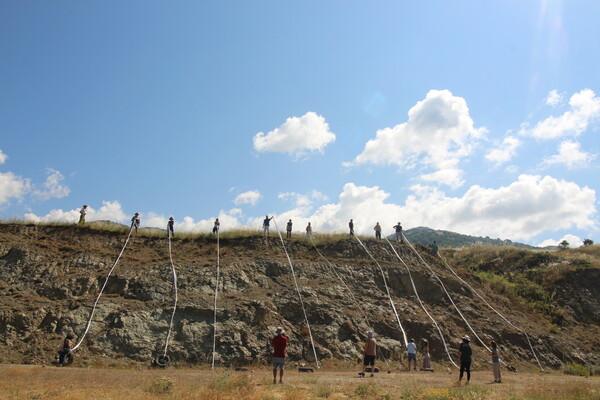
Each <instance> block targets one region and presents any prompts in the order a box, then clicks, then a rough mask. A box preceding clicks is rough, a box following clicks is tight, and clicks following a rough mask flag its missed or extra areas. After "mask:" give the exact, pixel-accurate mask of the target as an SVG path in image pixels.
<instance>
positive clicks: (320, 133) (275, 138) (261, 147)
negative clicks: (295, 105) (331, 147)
mask: <svg viewBox="0 0 600 400" xmlns="http://www.w3.org/2000/svg"><path fill="white" fill-rule="evenodd" d="M334 141H335V134H334V133H333V132H331V131H330V130H329V124H328V123H327V122H325V118H323V117H322V116H320V115H318V114H317V113H314V112H311V111H309V112H307V113H306V114H304V115H303V116H301V117H290V118H288V119H287V120H286V121H285V122H284V123H283V124H282V125H281V126H279V127H278V128H275V129H274V130H272V131H271V132H269V133H267V134H265V133H264V132H259V133H257V134H256V135H255V136H254V149H255V150H257V151H261V152H275V153H288V154H290V155H294V156H295V157H296V158H300V157H302V156H304V155H305V154H307V153H311V152H316V151H318V152H323V149H324V148H325V146H327V145H328V144H329V143H332V142H334Z"/></svg>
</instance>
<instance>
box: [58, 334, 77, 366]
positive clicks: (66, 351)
mask: <svg viewBox="0 0 600 400" xmlns="http://www.w3.org/2000/svg"><path fill="white" fill-rule="evenodd" d="M74 338H75V336H74V335H73V334H72V333H69V334H68V335H67V337H66V338H65V339H64V340H63V342H62V345H61V346H59V348H58V365H59V366H60V367H64V366H65V365H70V364H73V359H74V357H73V353H72V351H71V349H72V348H73V339H74Z"/></svg>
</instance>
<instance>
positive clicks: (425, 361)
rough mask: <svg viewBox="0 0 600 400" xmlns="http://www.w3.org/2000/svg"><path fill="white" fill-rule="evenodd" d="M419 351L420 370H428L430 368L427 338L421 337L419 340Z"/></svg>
mask: <svg viewBox="0 0 600 400" xmlns="http://www.w3.org/2000/svg"><path fill="white" fill-rule="evenodd" d="M421 353H422V354H423V368H421V370H422V371H428V370H430V369H431V356H430V355H429V342H428V341H427V339H423V341H422V342H421Z"/></svg>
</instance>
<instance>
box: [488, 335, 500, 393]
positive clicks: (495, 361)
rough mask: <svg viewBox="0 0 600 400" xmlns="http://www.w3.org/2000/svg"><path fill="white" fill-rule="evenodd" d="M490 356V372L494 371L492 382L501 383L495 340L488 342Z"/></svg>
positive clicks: (498, 356) (498, 354) (498, 355)
mask: <svg viewBox="0 0 600 400" xmlns="http://www.w3.org/2000/svg"><path fill="white" fill-rule="evenodd" d="M490 349H491V350H492V351H491V352H490V356H491V357H492V372H493V373H494V383H502V375H501V373H500V352H499V351H498V345H497V344H496V341H495V340H492V342H491V343H490Z"/></svg>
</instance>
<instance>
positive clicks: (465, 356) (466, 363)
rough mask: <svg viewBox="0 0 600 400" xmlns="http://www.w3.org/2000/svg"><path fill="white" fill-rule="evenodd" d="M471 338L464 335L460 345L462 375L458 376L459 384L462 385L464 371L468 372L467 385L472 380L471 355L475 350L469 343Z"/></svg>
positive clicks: (459, 359) (459, 355)
mask: <svg viewBox="0 0 600 400" xmlns="http://www.w3.org/2000/svg"><path fill="white" fill-rule="evenodd" d="M470 341H471V338H470V337H469V336H467V335H465V336H463V337H462V343H461V344H460V346H459V347H458V361H459V363H460V375H459V376H458V385H459V386H460V381H461V380H462V378H463V373H464V372H465V371H466V372H467V385H468V384H469V381H470V380H471V356H472V355H473V350H472V349H471V346H470V345H469V342H470Z"/></svg>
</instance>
